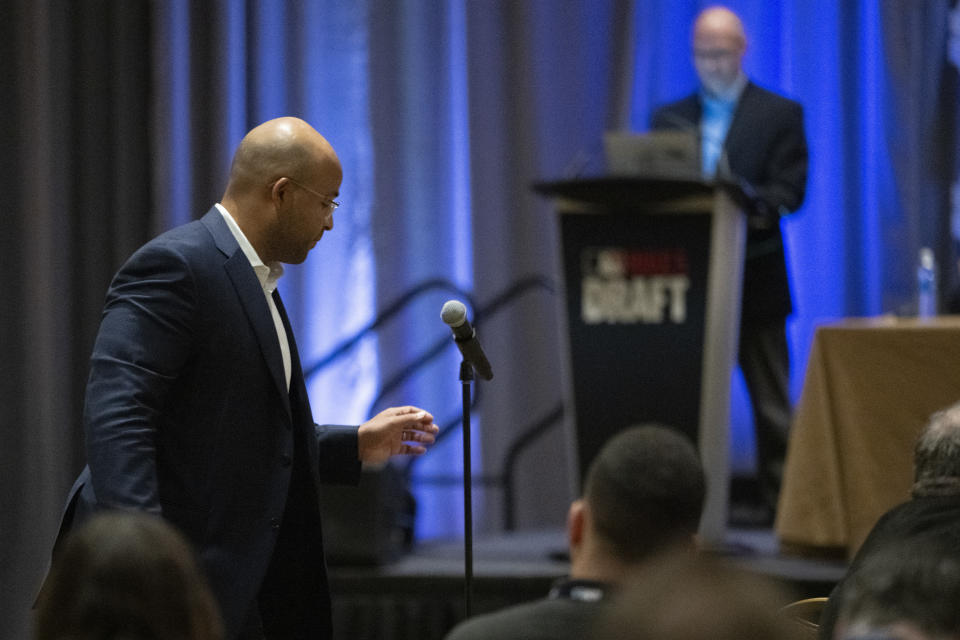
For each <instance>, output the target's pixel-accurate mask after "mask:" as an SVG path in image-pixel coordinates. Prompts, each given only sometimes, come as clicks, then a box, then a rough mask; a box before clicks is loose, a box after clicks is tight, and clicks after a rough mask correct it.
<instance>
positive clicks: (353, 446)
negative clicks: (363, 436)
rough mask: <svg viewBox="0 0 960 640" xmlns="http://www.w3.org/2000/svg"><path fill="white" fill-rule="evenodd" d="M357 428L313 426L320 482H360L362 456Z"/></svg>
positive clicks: (331, 425) (330, 425)
mask: <svg viewBox="0 0 960 640" xmlns="http://www.w3.org/2000/svg"><path fill="white" fill-rule="evenodd" d="M357 429H358V428H357V427H356V426H344V425H335V424H324V425H319V424H315V425H313V430H314V436H315V438H316V442H317V460H318V462H319V467H318V473H319V476H320V481H321V482H324V483H329V484H357V483H358V482H360V472H361V464H360V454H359V445H358V441H357Z"/></svg>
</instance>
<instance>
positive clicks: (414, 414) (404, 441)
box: [357, 407, 440, 464]
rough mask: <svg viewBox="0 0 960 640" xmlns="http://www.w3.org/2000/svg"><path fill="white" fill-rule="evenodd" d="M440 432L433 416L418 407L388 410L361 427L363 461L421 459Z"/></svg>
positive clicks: (377, 462) (359, 433) (359, 441)
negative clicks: (416, 457)
mask: <svg viewBox="0 0 960 640" xmlns="http://www.w3.org/2000/svg"><path fill="white" fill-rule="evenodd" d="M439 431H440V428H439V427H438V426H437V425H435V424H433V416H432V415H430V413H428V412H427V411H424V410H423V409H420V408H417V407H391V408H390V409H384V410H383V411H381V412H380V413H378V414H377V415H375V416H374V417H372V418H370V419H369V420H367V421H366V422H364V423H363V424H361V425H360V430H359V432H358V434H357V440H358V451H359V454H360V461H361V462H365V463H368V464H379V463H381V462H386V461H387V458H389V457H390V456H394V455H398V454H403V455H414V456H419V455H421V454H423V453H425V452H426V450H427V445H431V444H433V442H434V440H435V439H436V435H437V433H438V432H439Z"/></svg>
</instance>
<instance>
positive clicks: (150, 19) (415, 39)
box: [0, 0, 957, 639]
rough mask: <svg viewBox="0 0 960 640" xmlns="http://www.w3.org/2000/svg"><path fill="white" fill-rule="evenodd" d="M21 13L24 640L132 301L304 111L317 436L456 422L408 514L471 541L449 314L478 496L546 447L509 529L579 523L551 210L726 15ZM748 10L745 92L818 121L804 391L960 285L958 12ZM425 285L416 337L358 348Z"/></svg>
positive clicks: (165, 7) (411, 2) (0, 541)
mask: <svg viewBox="0 0 960 640" xmlns="http://www.w3.org/2000/svg"><path fill="white" fill-rule="evenodd" d="M0 4H2V6H0V52H2V54H3V56H2V58H0V59H2V60H3V62H4V65H3V66H4V72H3V74H0V83H2V85H0V86H2V89H3V94H2V95H3V100H0V115H2V117H0V140H2V150H3V154H2V157H0V162H2V166H3V171H2V172H0V180H2V191H0V192H2V193H3V196H4V201H5V203H6V210H5V215H4V222H3V233H2V234H0V249H2V250H0V256H2V266H3V273H4V274H5V275H6V276H7V278H8V279H7V281H6V282H7V286H6V288H5V295H4V304H3V305H2V313H0V338H2V342H0V344H2V348H3V351H4V358H3V373H4V375H3V376H2V381H0V393H2V395H0V403H2V404H0V406H2V407H3V409H2V413H0V415H2V420H3V424H2V431H0V433H2V443H0V487H2V489H0V491H2V493H0V571H2V578H3V579H2V580H0V620H3V621H4V624H3V625H2V632H0V636H2V637H3V638H11V639H12V638H18V639H19V638H24V637H27V636H28V631H27V625H28V611H27V609H28V606H29V603H30V602H31V599H32V595H33V590H34V588H35V587H36V585H37V584H38V583H39V580H40V578H41V577H42V575H43V573H44V570H45V567H46V560H47V557H48V550H49V547H50V544H51V542H52V540H53V536H54V534H55V529H56V524H57V521H58V517H59V511H60V508H61V506H62V502H63V499H64V497H65V493H66V490H67V488H68V487H69V485H70V482H71V480H72V479H73V476H74V475H75V474H76V472H77V471H78V470H79V469H80V467H81V466H82V463H83V452H82V433H81V428H80V423H79V416H80V405H81V399H82V392H83V386H84V380H85V376H86V367H87V357H88V354H89V349H90V346H91V344H92V339H93V334H94V332H95V330H96V326H97V323H98V320H99V313H100V306H101V303H102V300H103V295H104V292H105V290H106V287H107V285H108V282H109V278H110V276H111V275H112V273H113V272H114V270H115V269H116V268H117V267H118V266H119V265H120V263H121V262H122V261H123V260H124V259H125V258H126V257H127V256H128V255H129V254H130V253H131V252H132V251H133V250H134V249H135V248H136V247H137V246H138V245H139V244H140V243H142V242H143V241H144V240H146V239H147V238H148V237H149V236H150V235H152V234H153V233H156V232H158V231H160V230H162V229H166V228H168V227H170V226H172V225H174V224H178V223H180V222H184V221H186V220H190V219H193V218H196V217H198V216H199V215H201V214H202V213H203V212H204V211H206V210H207V209H208V208H209V206H210V205H211V204H212V203H213V202H214V201H215V200H216V199H217V198H218V197H219V196H220V194H221V191H222V189H223V184H224V179H225V176H226V172H227V168H228V162H229V156H230V152H231V150H232V148H233V147H234V146H235V144H236V143H237V142H238V141H239V139H240V136H242V134H243V132H244V131H246V130H247V129H248V128H250V127H251V126H253V125H254V124H256V123H258V122H260V121H262V120H265V119H267V118H271V117H274V116H278V115H282V114H294V115H300V116H303V117H304V118H306V119H308V120H309V121H311V122H312V123H313V124H314V125H315V126H316V127H317V128H318V129H319V130H320V131H321V132H323V133H324V134H326V135H327V136H328V137H329V138H330V140H331V142H332V143H333V144H334V146H335V147H336V148H337V149H338V151H339V152H340V155H341V157H342V159H343V163H344V169H345V182H344V187H343V202H344V206H343V207H341V209H340V210H339V211H338V213H337V218H336V227H335V230H334V232H333V233H332V234H330V235H329V236H328V237H325V238H324V242H323V243H322V244H321V245H320V246H319V247H318V248H317V250H316V251H315V252H314V255H313V256H312V257H311V258H310V260H308V261H307V263H306V264H304V265H302V266H300V267H296V268H292V269H290V271H289V274H288V275H287V276H285V277H284V280H283V282H282V285H281V288H282V290H283V294H284V297H285V300H286V301H287V303H286V304H287V308H288V310H289V311H290V312H291V315H292V318H293V322H294V324H295V327H296V331H297V337H298V341H299V343H300V345H301V350H302V351H303V353H302V360H303V362H304V364H305V365H306V366H307V367H308V368H310V369H311V370H312V369H314V368H315V367H316V369H317V373H315V374H313V375H312V377H311V383H310V392H311V398H312V400H313V406H314V410H315V413H316V416H315V417H316V418H317V419H318V421H334V422H344V421H348V420H351V421H359V420H361V419H362V418H364V417H366V416H367V415H368V414H369V413H371V412H372V411H375V410H377V409H379V408H381V407H383V406H387V405H389V404H397V403H407V402H409V403H416V404H421V405H424V406H427V407H428V408H430V409H431V410H432V411H433V412H434V413H435V414H436V416H437V418H438V420H439V421H440V422H442V423H444V424H447V423H449V424H451V425H453V426H452V428H451V431H450V433H451V434H452V435H451V437H448V438H445V439H444V440H443V441H442V442H441V443H440V444H439V445H438V446H437V447H436V448H435V450H434V451H432V452H431V453H430V454H428V455H427V456H426V457H425V458H423V459H422V460H421V461H420V462H418V463H416V465H414V466H413V467H412V468H411V473H412V478H413V481H412V485H411V486H412V488H413V490H414V492H415V494H416V496H417V499H418V503H419V507H420V510H419V516H418V520H417V534H418V536H420V537H421V538H426V537H438V536H455V535H458V534H459V533H460V525H459V523H460V521H461V511H460V509H461V507H460V498H459V490H458V489H457V488H456V486H451V485H449V484H445V483H446V482H447V481H449V480H455V479H456V478H457V474H458V470H459V468H460V455H461V454H460V446H459V439H460V436H459V433H458V432H457V428H456V417H457V414H458V409H459V407H458V404H459V387H458V384H457V380H456V376H457V364H458V361H459V358H458V356H457V353H456V350H455V348H454V347H453V346H452V345H451V344H443V345H442V346H441V347H440V348H439V356H437V357H435V358H432V359H430V358H424V359H425V360H426V362H427V364H426V365H425V366H424V367H423V368H421V369H420V370H418V371H417V372H416V373H414V374H412V375H410V376H407V377H404V376H403V375H402V374H403V373H404V368H405V367H406V366H407V365H409V364H410V363H411V362H413V361H415V360H417V359H418V358H420V357H421V356H424V355H425V354H429V353H430V351H431V350H432V349H433V348H434V345H435V344H437V342H438V341H441V340H445V339H446V337H447V333H448V331H447V329H446V327H445V326H443V325H442V323H441V322H440V320H439V311H440V307H441V306H442V304H443V302H444V301H445V300H446V299H448V298H451V297H463V298H466V299H467V301H468V302H470V303H471V305H473V304H475V307H473V311H480V314H479V315H480V317H479V319H478V322H477V324H478V325H479V329H480V332H481V337H482V339H483V342H484V346H485V347H486V349H487V352H488V355H489V356H490V360H491V362H492V363H493V366H494V371H495V378H494V380H493V381H492V382H490V383H481V384H479V385H478V390H479V396H480V399H479V403H478V407H477V410H476V414H475V423H474V442H475V449H474V454H475V464H474V468H475V470H479V471H478V472H479V473H483V474H486V475H496V474H498V473H499V472H500V470H501V466H502V464H503V461H504V458H505V456H506V452H507V450H508V448H509V446H510V444H511V443H512V442H513V441H514V439H516V438H517V437H519V436H521V435H522V434H523V433H524V432H525V431H526V430H527V429H528V428H529V427H531V426H533V425H536V424H538V423H542V424H543V425H546V427H547V428H546V430H545V431H544V432H543V435H542V436H541V437H539V438H536V439H534V441H533V442H534V444H533V447H532V448H531V449H529V450H527V451H526V452H525V453H524V454H522V455H521V456H520V458H519V459H518V463H519V472H518V476H517V478H516V480H517V481H516V487H517V492H516V496H515V497H516V505H515V506H516V509H515V515H516V522H515V524H516V525H517V526H519V527H538V526H544V525H557V526H559V525H560V524H561V523H562V522H563V516H564V513H565V510H566V505H567V501H568V499H569V498H570V495H569V491H568V489H567V487H568V486H569V478H570V472H569V470H570V461H568V460H567V457H566V454H565V443H564V435H563V433H562V432H561V430H560V423H559V422H558V421H557V420H555V419H554V418H556V417H557V415H558V414H557V409H558V407H559V406H560V405H561V404H562V397H561V391H560V389H561V384H560V367H561V358H560V356H559V353H558V345H559V344H560V340H559V327H558V314H559V312H560V306H559V303H558V301H557V297H556V294H555V293H554V291H553V287H552V284H553V283H555V281H556V278H557V274H558V264H557V263H558V257H557V247H556V224H555V220H554V219H553V218H552V214H551V207H550V204H549V203H548V202H546V201H544V200H542V199H541V198H539V197H538V196H536V195H535V194H534V193H533V192H532V191H531V190H530V188H529V187H530V184H531V183H532V182H533V181H536V180H552V179H559V178H564V177H571V176H572V175H575V174H577V173H598V172H600V171H601V170H602V154H601V149H600V140H601V135H602V133H603V131H605V130H607V129H614V128H633V129H637V130H642V129H643V128H645V126H646V123H647V122H648V120H649V114H650V112H651V110H652V109H653V107H654V106H655V105H656V104H658V103H660V102H664V101H666V100H670V99H674V98H677V97H680V96H681V95H683V94H684V93H686V92H687V91H689V90H691V89H692V88H693V85H694V75H693V69H692V67H691V65H690V62H689V55H688V45H689V25H690V22H691V20H692V19H693V17H694V15H695V14H696V12H697V11H698V10H699V9H700V8H702V6H704V5H706V4H707V3H706V2H699V1H696V0H635V1H633V2H629V1H626V0H624V1H615V0H519V1H514V0H366V1H364V0H352V1H351V2H344V1H339V0H300V1H297V2H293V1H281V0H246V1H231V0H221V1H213V0H205V1H201V2H190V1H188V0H168V1H162V2H148V1H146V0H77V1H75V2H65V1H60V0H8V1H6V2H3V3H0ZM731 6H733V8H735V9H736V10H738V11H739V12H740V13H741V14H742V15H743V17H744V20H745V22H746V27H747V30H748V33H749V36H750V45H749V50H748V54H747V60H746V65H747V70H748V72H749V73H750V74H751V75H752V76H753V77H755V79H757V80H758V81H759V82H760V83H761V84H764V85H766V86H769V87H771V88H774V89H779V90H781V91H783V92H785V93H787V94H788V95H790V96H792V97H794V98H796V99H798V100H799V101H801V102H802V103H803V104H804V106H805V109H806V116H807V128H808V135H809V138H810V145H811V154H812V160H811V175H810V182H809V186H808V194H809V195H808V198H807V203H806V204H805V206H804V207H803V208H802V209H801V211H800V212H798V213H797V214H795V215H794V216H792V217H791V218H790V219H789V220H787V221H785V223H784V225H785V229H786V233H787V236H788V239H789V244H790V252H789V259H790V268H791V275H792V278H793V282H794V285H795V292H796V298H797V308H798V313H797V315H796V316H795V318H794V320H793V321H792V323H791V325H790V331H791V340H792V345H793V353H794V356H795V357H794V393H795V394H796V393H797V392H798V391H799V385H800V381H801V379H802V371H803V367H804V365H805V361H806V352H807V349H808V347H809V343H810V339H811V336H812V333H813V328H814V326H815V325H816V323H817V322H819V321H821V320H822V319H824V318H829V317H838V316H845V315H863V314H875V313H881V312H886V311H898V310H903V309H908V308H909V306H910V304H911V300H912V293H913V278H914V274H913V268H914V264H915V257H916V253H917V250H918V249H919V247H920V246H922V245H930V246H933V247H934V248H935V249H936V250H937V252H938V256H939V258H940V264H941V265H950V264H953V262H954V259H955V255H954V250H953V246H952V242H951V236H950V234H949V228H950V227H949V220H950V207H949V199H948V195H949V188H950V184H951V183H952V181H953V179H954V174H955V172H954V166H953V150H954V148H955V147H956V144H955V137H954V129H955V126H954V124H955V120H956V110H955V105H956V103H957V96H956V79H955V77H956V72H955V69H954V68H953V67H952V66H950V64H949V63H948V62H947V55H946V52H947V49H948V38H949V35H950V34H949V31H948V24H949V20H948V17H949V13H950V2H948V0H927V1H924V2H916V1H915V0H885V1H883V2H877V1H876V0H856V1H850V2H836V1H835V0H779V1H776V2H772V1H770V0H737V1H735V2H731ZM941 275H942V276H943V280H944V281H945V282H948V283H955V281H956V277H955V273H954V269H952V268H944V270H943V272H942V274H941ZM438 279H439V280H443V282H435V280H438ZM524 282H525V283H527V284H528V285H529V286H526V287H524V286H519V287H517V288H516V291H519V293H517V295H515V296H510V295H507V294H508V293H510V292H511V290H512V288H514V287H515V285H518V283H520V284H523V283H524ZM418 285H425V287H424V291H425V293H422V294H420V295H415V296H413V298H412V299H413V302H412V303H411V304H410V305H409V306H407V307H405V308H404V310H403V311H401V312H400V313H399V314H397V315H394V316H390V317H389V319H387V320H385V321H384V322H383V323H382V324H381V325H378V327H377V330H376V331H373V332H369V333H361V334H360V336H361V337H360V338H359V339H358V340H356V341H355V342H350V343H349V344H345V341H348V340H350V339H351V338H352V337H353V336H355V335H357V334H358V332H362V330H363V329H364V328H365V327H367V326H368V325H370V324H371V323H372V322H373V320H374V319H375V318H376V317H377V315H378V314H379V313H380V312H382V311H384V310H386V309H388V308H389V307H390V306H391V305H392V303H394V302H395V301H397V300H398V299H400V298H401V297H402V296H403V295H404V294H405V293H407V292H409V291H410V290H411V288H414V287H416V286H418ZM426 285H429V286H426ZM502 299H505V300H508V301H507V302H505V303H504V304H503V305H499V304H494V303H496V302H498V301H500V300H502ZM471 316H473V313H471ZM341 346H342V347H343V348H342V350H339V351H338V348H339V347H341ZM321 364H325V365H326V366H323V367H320V366H319V365H321ZM639 392H642V390H639ZM740 403H741V404H742V399H741V400H740ZM734 413H735V416H737V420H736V421H735V427H736V428H735V430H734V451H735V456H738V458H737V459H738V460H741V462H740V464H745V465H749V454H748V453H746V452H748V451H749V448H750V444H751V442H752V439H751V436H750V434H749V418H747V417H745V416H747V412H746V411H744V410H742V409H735V412H734ZM736 452H739V453H736ZM502 499H503V494H502V489H501V488H500V487H498V486H496V485H495V484H493V485H490V486H488V487H483V486H481V487H478V491H477V496H476V500H475V503H476V504H475V506H476V507H477V510H478V513H479V514H480V515H481V516H482V517H480V518H478V520H477V522H478V527H480V528H483V529H487V530H496V529H499V528H500V527H502V526H503V524H504V519H503V516H502V515H501V506H502Z"/></svg>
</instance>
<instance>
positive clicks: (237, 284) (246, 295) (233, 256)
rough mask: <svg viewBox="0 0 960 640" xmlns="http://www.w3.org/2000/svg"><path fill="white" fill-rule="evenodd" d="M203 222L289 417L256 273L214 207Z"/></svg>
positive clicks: (271, 326) (277, 354)
mask: <svg viewBox="0 0 960 640" xmlns="http://www.w3.org/2000/svg"><path fill="white" fill-rule="evenodd" d="M202 222H203V223H204V225H206V227H207V228H208V229H209V230H210V232H211V234H212V235H213V238H214V242H215V243H216V245H217V248H218V249H219V250H220V251H221V252H222V253H223V254H224V255H225V256H227V260H226V262H224V264H223V268H224V270H225V271H226V272H227V276H228V277H229V278H230V281H231V282H232V283H233V288H234V290H235V291H236V292H237V297H238V298H239V299H240V305H241V306H242V307H243V310H244V312H245V313H246V314H247V319H248V320H249V321H250V325H251V326H252V327H253V331H254V334H255V335H256V336H257V342H258V343H259V344H260V351H261V353H262V354H263V358H264V360H265V361H266V364H267V368H268V369H269V371H270V376H271V377H272V378H273V382H274V384H275V385H276V387H277V391H278V392H279V393H280V397H281V398H283V405H284V407H285V408H286V411H287V415H288V416H289V415H290V397H289V394H288V393H287V381H286V375H284V371H283V356H282V355H281V353H280V344H279V342H278V341H277V330H276V327H274V324H273V317H272V316H271V315H270V307H269V306H268V305H267V300H266V298H265V297H264V295H263V288H262V287H261V286H260V281H259V280H257V274H256V273H254V271H253V268H252V267H251V266H250V261H249V260H247V256H246V255H244V253H243V251H241V250H240V245H238V244H237V240H236V238H234V237H233V234H232V233H230V229H229V227H227V223H226V222H225V221H224V219H223V216H222V215H221V214H220V212H219V211H218V210H217V209H216V207H214V208H213V209H211V210H210V212H208V213H207V214H206V215H205V216H204V217H203V219H202ZM291 348H292V345H291ZM291 356H292V354H291Z"/></svg>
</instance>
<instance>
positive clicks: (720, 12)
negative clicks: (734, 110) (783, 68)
mask: <svg viewBox="0 0 960 640" xmlns="http://www.w3.org/2000/svg"><path fill="white" fill-rule="evenodd" d="M746 49H747V36H746V34H745V33H744V30H743V23H742V22H741V21H740V18H739V17H737V14H735V13H734V12H733V11H730V9H727V8H726V7H720V6H716V7H710V8H708V9H704V10H703V11H701V12H700V15H698V16H697V19H696V21H695V22H694V23H693V66H694V67H695V68H696V70H697V75H698V76H699V78H700V83H701V85H702V86H703V88H704V89H705V90H706V91H707V93H710V94H714V95H717V96H723V95H725V94H727V93H728V92H729V91H731V90H732V89H733V87H735V86H736V84H737V79H738V78H739V77H740V75H741V73H742V62H743V54H744V52H745V51H746Z"/></svg>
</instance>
